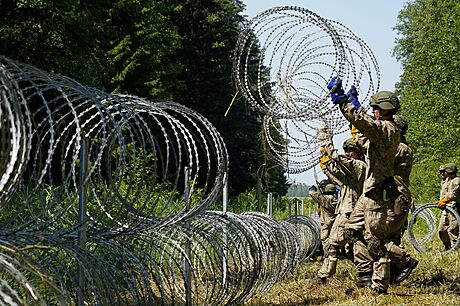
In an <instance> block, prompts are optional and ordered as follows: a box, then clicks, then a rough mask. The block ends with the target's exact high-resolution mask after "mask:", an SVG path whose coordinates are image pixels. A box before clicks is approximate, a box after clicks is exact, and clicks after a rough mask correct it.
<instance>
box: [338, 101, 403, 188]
mask: <svg viewBox="0 0 460 306" xmlns="http://www.w3.org/2000/svg"><path fill="white" fill-rule="evenodd" d="M339 105H340V110H341V111H342V113H343V115H344V116H345V118H346V119H347V120H348V121H349V122H350V123H351V124H353V125H354V126H355V127H356V128H357V129H358V130H359V131H360V132H361V133H362V135H363V136H364V137H365V138H362V140H364V143H362V147H363V148H364V149H365V152H366V166H367V167H366V179H365V181H364V187H363V193H366V194H367V193H368V192H369V191H371V190H373V189H375V188H377V187H380V186H381V185H382V184H383V183H384V181H385V180H387V179H389V178H390V177H392V176H394V161H395V157H396V152H397V150H398V145H399V142H400V139H401V136H400V131H399V130H398V128H397V127H396V125H395V124H394V123H393V122H391V121H387V120H376V119H374V118H373V117H371V116H370V115H368V114H366V112H365V110H364V109H363V108H360V109H358V110H357V109H355V108H354V106H353V104H351V103H341V104H339Z"/></svg>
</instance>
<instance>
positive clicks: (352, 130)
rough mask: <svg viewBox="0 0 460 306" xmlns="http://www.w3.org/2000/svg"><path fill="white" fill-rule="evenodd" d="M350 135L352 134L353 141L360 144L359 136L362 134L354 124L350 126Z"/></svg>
mask: <svg viewBox="0 0 460 306" xmlns="http://www.w3.org/2000/svg"><path fill="white" fill-rule="evenodd" d="M350 133H351V139H353V141H354V142H358V139H359V135H360V134H361V132H360V131H359V130H358V129H357V128H356V127H355V126H354V125H353V124H352V125H350Z"/></svg>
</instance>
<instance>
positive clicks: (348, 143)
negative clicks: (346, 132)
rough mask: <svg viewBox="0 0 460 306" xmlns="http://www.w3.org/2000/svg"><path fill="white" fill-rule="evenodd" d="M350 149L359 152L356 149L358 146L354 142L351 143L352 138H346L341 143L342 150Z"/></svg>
mask: <svg viewBox="0 0 460 306" xmlns="http://www.w3.org/2000/svg"><path fill="white" fill-rule="evenodd" d="M351 149H355V150H358V151H361V150H360V149H359V147H358V145H357V144H356V142H354V141H353V138H348V139H347V140H345V141H344V143H343V150H344V151H348V150H351Z"/></svg>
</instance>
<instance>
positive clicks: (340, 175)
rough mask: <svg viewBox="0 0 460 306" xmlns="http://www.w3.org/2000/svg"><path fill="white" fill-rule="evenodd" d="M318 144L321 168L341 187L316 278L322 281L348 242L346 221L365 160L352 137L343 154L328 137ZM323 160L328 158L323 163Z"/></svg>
mask: <svg viewBox="0 0 460 306" xmlns="http://www.w3.org/2000/svg"><path fill="white" fill-rule="evenodd" d="M318 138H321V137H318ZM321 148H322V150H321V151H322V152H323V154H324V155H325V156H327V157H328V158H327V159H324V158H322V159H321V160H322V161H323V162H322V166H321V168H322V169H323V171H324V172H325V174H326V176H328V177H330V178H333V179H334V180H335V181H336V182H338V183H339V186H340V187H341V190H340V197H339V199H338V205H337V208H336V211H335V213H336V218H335V221H334V223H333V225H332V229H331V233H330V235H329V238H328V240H327V243H326V246H327V249H326V250H325V258H324V260H323V264H322V266H321V268H320V270H319V271H318V277H317V278H316V283H319V284H322V283H324V282H325V281H326V280H327V279H328V278H329V277H331V276H332V275H334V274H335V272H336V268H337V259H338V253H339V252H340V251H342V250H344V249H345V245H346V243H347V241H346V239H345V237H344V228H345V224H346V223H347V221H348V218H349V217H350V214H351V212H352V211H353V208H354V206H355V203H356V201H357V200H358V198H359V196H360V195H361V193H362V190H363V183H364V177H365V173H366V164H365V163H364V162H363V161H362V159H363V154H362V152H361V151H360V149H359V147H358V146H357V145H356V143H355V142H354V141H353V140H352V139H351V138H350V139H347V140H346V141H345V142H344V143H343V150H344V152H345V155H343V154H339V153H338V152H337V150H336V149H334V147H333V144H332V141H331V140H330V139H328V140H327V141H325V142H324V143H323V145H322V146H321ZM324 160H327V162H326V163H324ZM351 247H352V246H351Z"/></svg>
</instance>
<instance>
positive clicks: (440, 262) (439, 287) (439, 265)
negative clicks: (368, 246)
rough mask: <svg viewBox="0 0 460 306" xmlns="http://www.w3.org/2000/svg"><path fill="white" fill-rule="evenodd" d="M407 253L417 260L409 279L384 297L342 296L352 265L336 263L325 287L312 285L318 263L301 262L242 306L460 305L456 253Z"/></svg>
mask: <svg viewBox="0 0 460 306" xmlns="http://www.w3.org/2000/svg"><path fill="white" fill-rule="evenodd" d="M407 250H408V251H409V253H410V254H411V255H413V257H415V258H416V259H418V260H419V264H418V266H417V268H416V269H415V270H414V271H413V272H412V274H411V276H410V277H409V278H408V279H406V280H405V281H403V282H402V283H401V284H400V285H397V286H391V287H390V288H389V290H388V294H387V295H380V296H376V295H374V294H373V293H372V292H371V291H370V290H369V289H359V290H355V291H354V292H353V294H352V295H346V294H345V289H347V288H349V287H353V286H354V283H355V281H356V279H357V275H356V271H355V268H354V266H353V264H352V263H351V262H350V261H348V260H342V261H339V262H338V265H337V274H336V275H335V276H334V277H332V278H331V279H329V280H328V282H327V283H326V284H323V285H317V284H314V283H313V280H314V278H315V277H316V273H317V271H318V269H319V268H320V264H321V263H320V261H319V260H318V261H315V262H305V263H303V264H302V265H301V266H300V267H299V268H298V269H297V270H296V271H293V273H291V275H289V276H287V277H286V278H285V279H284V280H282V281H280V282H278V283H277V284H276V285H275V286H274V287H273V288H272V289H271V290H270V291H269V292H267V293H265V294H263V295H260V296H257V297H255V298H254V299H252V300H251V301H249V302H247V303H246V305H286V306H289V305H291V306H293V305H419V306H422V305H443V306H445V305H460V250H458V251H455V252H452V253H450V254H448V255H441V254H439V253H437V254H422V253H418V252H417V251H416V250H415V249H414V248H413V247H412V246H411V245H409V246H407Z"/></svg>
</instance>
